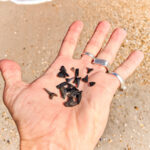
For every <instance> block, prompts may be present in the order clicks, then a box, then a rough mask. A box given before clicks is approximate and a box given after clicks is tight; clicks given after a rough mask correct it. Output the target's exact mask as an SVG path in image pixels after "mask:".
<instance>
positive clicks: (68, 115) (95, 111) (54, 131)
mask: <svg viewBox="0 0 150 150" xmlns="http://www.w3.org/2000/svg"><path fill="white" fill-rule="evenodd" d="M62 62H63V65H64V66H65V67H66V68H67V72H68V73H69V75H70V76H71V77H73V76H74V73H73V72H72V71H71V70H70V68H71V67H72V66H74V67H75V68H77V67H78V68H79V71H80V76H81V77H84V76H85V75H86V71H87V70H86V67H87V66H88V67H92V68H94V70H93V71H92V72H91V73H90V74H89V80H90V81H95V82H96V84H95V86H93V87H88V84H87V83H84V82H81V83H80V86H79V89H80V90H82V91H83V96H82V100H81V103H80V105H81V106H80V105H77V106H75V107H71V108H68V107H64V105H63V103H64V100H62V98H61V97H60V94H59V91H58V89H56V85H58V84H59V83H61V82H63V81H64V78H63V79H62V78H58V77H57V76H56V75H57V73H58V70H59V68H60V66H61V65H62ZM84 62H85V61H84V60H73V59H69V58H65V57H58V58H57V59H56V61H55V62H54V63H53V64H52V66H51V68H50V69H49V70H48V72H47V73H46V74H44V75H43V76H41V77H40V78H39V79H37V80H35V81H34V82H33V83H31V84H25V85H20V83H19V84H18V89H15V91H16V92H17V94H16V93H13V95H15V96H14V97H15V100H13V99H11V100H10V101H13V103H12V104H11V107H10V110H11V111H12V114H13V115H12V116H13V118H14V120H15V121H16V122H17V125H18V129H19V131H20V135H21V138H22V139H23V140H33V139H38V138H42V137H49V138H50V137H52V136H55V138H56V140H57V139H58V138H60V133H63V132H64V133H65V134H67V135H68V138H71V137H72V136H75V137H76V138H77V139H79V138H78V137H81V139H82V138H85V137H88V140H89V139H90V140H91V139H92V137H93V136H94V137H95V139H93V140H94V142H95V141H96V140H98V138H99V137H100V136H101V134H102V131H101V130H100V129H101V128H103V129H104V126H105V124H106V121H107V116H108V112H109V103H110V100H111V98H112V96H113V91H110V93H109V94H110V96H109V97H107V98H105V99H102V100H101V97H104V96H105V92H108V91H107V90H106V88H105V87H107V85H108V83H109V84H110V82H111V81H112V80H111V76H109V75H108V74H106V73H105V72H104V70H103V68H102V70H101V71H100V68H99V66H98V67H97V66H93V65H92V64H91V63H89V65H87V63H84ZM79 66H80V67H79ZM81 70H82V72H81ZM43 88H47V89H49V90H50V91H53V92H55V93H57V95H58V97H55V98H53V100H50V99H49V97H48V95H47V93H46V92H45V91H44V90H43ZM20 89H21V90H20ZM101 89H102V90H101ZM104 89H105V91H104ZM9 90H10V89H9ZM18 90H20V91H19V93H18ZM11 91H12V89H11ZM15 91H14V92H15ZM5 97H7V99H8V97H9V96H8V95H5ZM16 97H17V98H16ZM100 100H101V101H100ZM91 101H95V104H94V103H92V102H91ZM96 103H97V104H98V103H100V105H101V106H102V107H101V108H96V105H97V104H96ZM105 106H106V107H105ZM18 112H19V113H18ZM101 115H103V117H104V115H105V120H104V119H103V120H101V117H100V116H101ZM98 116H99V117H98ZM95 123H96V124H95ZM83 124H84V127H83ZM95 126H96V127H95ZM97 127H98V128H97ZM95 129H96V130H97V131H94V130H95ZM61 139H64V140H66V141H67V139H66V137H65V135H62V137H61ZM81 139H79V140H81ZM86 142H89V141H86ZM75 143H77V140H76V142H75Z"/></svg>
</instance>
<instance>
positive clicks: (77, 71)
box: [75, 68, 79, 78]
mask: <svg viewBox="0 0 150 150" xmlns="http://www.w3.org/2000/svg"><path fill="white" fill-rule="evenodd" d="M78 75H79V69H78V68H76V70H75V78H76V77H78Z"/></svg>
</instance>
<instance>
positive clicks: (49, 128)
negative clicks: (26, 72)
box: [0, 21, 144, 150]
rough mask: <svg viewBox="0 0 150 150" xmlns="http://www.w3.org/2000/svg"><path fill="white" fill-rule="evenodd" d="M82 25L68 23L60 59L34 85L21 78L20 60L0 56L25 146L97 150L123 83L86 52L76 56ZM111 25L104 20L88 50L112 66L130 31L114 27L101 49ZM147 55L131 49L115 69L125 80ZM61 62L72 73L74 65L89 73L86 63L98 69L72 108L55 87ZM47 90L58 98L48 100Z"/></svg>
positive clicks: (11, 107)
mask: <svg viewBox="0 0 150 150" xmlns="http://www.w3.org/2000/svg"><path fill="white" fill-rule="evenodd" d="M82 28H83V23H82V22H81V21H75V22H74V23H73V24H72V25H71V26H70V28H69V30H68V32H67V34H66V36H65V38H64V40H63V42H62V45H61V48H60V51H59V54H58V56H57V58H56V59H55V61H54V62H53V63H52V64H51V65H50V66H49V68H48V69H47V70H46V71H45V73H44V74H43V75H42V76H40V77H39V78H38V79H36V80H34V81H33V82H32V83H25V82H24V81H22V78H21V68H20V66H19V65H18V64H17V63H16V62H14V61H11V60H7V59H3V60H0V70H1V73H2V76H3V78H4V80H5V88H4V93H3V99H4V104H5V105H6V107H7V108H8V110H9V112H10V114H11V115H12V118H13V119H14V121H15V123H16V125H17V128H18V131H19V134H20V149H21V150H41V149H42V150H57V149H58V150H85V149H86V150H93V149H94V147H95V145H96V143H97V141H98V140H99V138H100V137H101V136H102V134H103V132H104V129H105V127H106V124H107V120H108V116H109V110H110V104H111V101H112V98H113V96H114V94H115V92H116V90H117V88H118V87H119V86H120V82H119V80H118V79H117V77H115V76H114V75H112V74H108V73H106V68H105V67H103V66H101V65H96V64H93V63H92V58H91V57H89V56H87V55H82V57H81V58H80V59H78V60H77V59H73V58H72V56H73V53H74V49H75V47H76V44H77V40H78V37H79V35H80V32H81V30H82ZM109 28H110V24H109V23H108V22H107V21H102V22H100V23H99V24H98V25H97V27H96V29H95V32H94V34H93V36H92V37H91V39H90V41H89V42H88V43H87V45H86V47H85V49H84V52H85V51H87V52H90V53H91V54H93V55H94V56H96V57H97V58H100V59H105V60H107V61H108V62H109V63H110V64H112V62H113V61H114V59H115V56H116V53H117V51H118V49H119V47H120V46H121V43H122V42H123V40H124V38H125V36H126V31H124V30H123V29H121V28H117V29H115V30H114V31H113V33H112V35H111V37H110V39H109V41H108V42H107V44H106V46H105V47H104V48H103V49H101V46H102V43H103V41H104V39H105V38H106V35H107V33H108V31H109ZM143 57H144V56H143V53H142V52H140V51H133V52H132V53H131V54H130V55H129V57H128V58H127V59H126V60H125V61H124V62H123V64H121V65H120V66H119V67H118V68H116V69H115V70H114V72H116V73H118V74H119V75H120V76H121V77H122V78H123V79H124V80H125V79H126V78H127V77H128V76H129V75H131V74H132V73H133V71H134V70H135V69H136V67H137V66H138V65H139V64H140V62H141V61H142V59H143ZM62 65H64V66H65V67H66V69H67V72H68V73H69V75H70V77H72V76H74V73H73V72H72V71H71V70H70V68H71V67H75V68H79V70H80V71H79V76H81V77H84V76H85V75H86V71H87V69H86V67H90V68H94V71H92V72H91V73H90V74H89V81H94V82H96V84H95V85H94V86H92V87H89V86H88V84H87V83H84V82H81V83H80V86H79V89H80V90H82V91H83V92H82V99H81V102H80V104H79V105H76V106H74V107H65V106H64V105H63V103H64V101H65V100H63V99H62V98H61V97H60V93H59V91H58V89H56V85H58V84H59V83H61V82H63V81H64V79H63V78H58V77H57V76H56V75H57V73H58V70H59V69H60V67H61V66H62ZM43 88H47V89H48V90H50V91H52V92H55V93H56V94H57V95H58V96H57V97H54V98H53V99H52V100H50V99H49V97H48V94H47V93H46V92H45V91H44V90H43Z"/></svg>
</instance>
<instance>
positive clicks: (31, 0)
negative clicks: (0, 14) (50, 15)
mask: <svg viewBox="0 0 150 150" xmlns="http://www.w3.org/2000/svg"><path fill="white" fill-rule="evenodd" d="M0 1H11V2H13V3H16V4H22V5H32V4H40V3H44V2H50V1H52V0H0Z"/></svg>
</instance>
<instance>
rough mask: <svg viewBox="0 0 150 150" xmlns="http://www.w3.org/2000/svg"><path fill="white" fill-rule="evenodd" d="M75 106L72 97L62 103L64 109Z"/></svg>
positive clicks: (75, 103)
mask: <svg viewBox="0 0 150 150" xmlns="http://www.w3.org/2000/svg"><path fill="white" fill-rule="evenodd" d="M75 105H77V102H76V101H73V97H68V100H67V102H65V103H64V106H66V107H73V106H75Z"/></svg>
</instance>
